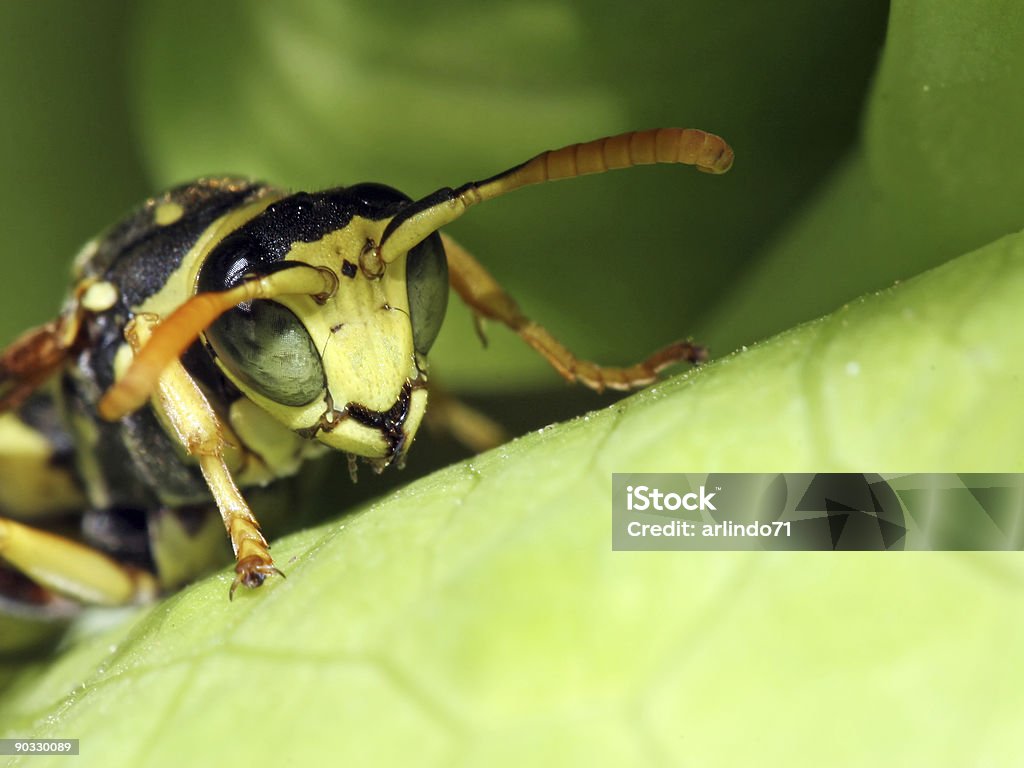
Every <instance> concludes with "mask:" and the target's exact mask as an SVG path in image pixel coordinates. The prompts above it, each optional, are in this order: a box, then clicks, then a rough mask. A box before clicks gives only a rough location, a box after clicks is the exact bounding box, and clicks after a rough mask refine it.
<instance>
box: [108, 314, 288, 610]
mask: <svg viewBox="0 0 1024 768" xmlns="http://www.w3.org/2000/svg"><path fill="white" fill-rule="evenodd" d="M158 323H159V318H157V317H156V316H155V315H149V314H140V315H137V316H136V317H135V319H134V320H133V321H132V322H130V323H129V324H128V326H127V327H126V328H125V338H126V339H127V340H128V343H129V344H131V346H132V348H133V349H134V350H135V351H136V352H137V351H138V350H139V349H141V348H142V346H143V345H144V344H145V343H146V341H147V340H148V339H149V336H150V335H151V333H152V329H153V328H155V327H156V325H157V324H158ZM154 405H155V406H156V408H157V411H158V412H159V413H160V414H161V415H162V416H163V417H164V418H165V419H166V421H167V422H168V423H169V424H170V425H171V427H172V428H173V430H174V432H175V434H176V436H177V438H178V440H179V441H180V443H181V445H182V446H183V447H184V448H185V450H186V451H187V452H188V454H189V455H190V456H193V457H195V458H196V460H197V461H198V462H199V468H200V470H202V473H203V477H204V478H205V479H206V484H207V486H208V487H209V489H210V493H211V494H212V495H213V499H214V501H215V502H216V503H217V509H218V510H219V511H220V515H221V518H222V519H223V521H224V527H225V528H226V529H227V532H228V536H229V537H230V539H231V547H232V549H233V550H234V552H235V561H236V563H235V580H234V582H233V583H232V584H231V591H230V593H229V595H230V596H234V594H235V589H237V587H238V585H239V584H244V585H245V586H247V587H258V586H260V585H261V584H262V583H263V582H264V580H265V579H266V578H267V576H270V575H271V574H275V573H276V574H278V575H280V576H284V574H283V573H281V571H280V570H278V568H277V566H275V565H274V560H273V558H271V556H270V547H269V546H268V545H267V541H266V539H264V538H263V534H262V533H261V532H260V524H259V522H258V521H257V520H256V517H255V516H254V515H253V513H252V511H251V510H250V509H249V505H248V504H247V503H246V501H245V498H244V497H243V496H242V494H241V492H240V491H239V490H238V486H237V485H236V484H235V481H234V479H233V478H232V477H231V472H230V471H229V470H228V466H227V462H226V461H225V459H224V451H225V448H226V445H225V442H224V438H223V436H222V435H223V428H222V426H221V423H220V421H219V420H218V418H217V415H216V414H215V413H214V411H213V408H212V407H211V406H210V403H209V401H208V400H207V399H206V396H205V395H204V394H203V393H202V391H201V390H200V389H199V385H198V384H196V382H195V381H194V380H193V379H192V377H191V376H189V374H188V372H187V371H186V370H185V367H184V366H183V365H182V364H181V362H179V361H178V360H175V361H174V362H172V363H171V364H170V365H169V366H168V367H167V368H166V369H165V370H164V372H163V373H162V374H161V375H160V378H159V381H158V384H157V391H156V399H155V402H154Z"/></svg>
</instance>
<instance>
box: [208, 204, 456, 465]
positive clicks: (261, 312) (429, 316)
mask: <svg viewBox="0 0 1024 768" xmlns="http://www.w3.org/2000/svg"><path fill="white" fill-rule="evenodd" d="M268 210H269V209H268ZM391 218H392V217H390V216H389V217H387V218H381V219H375V218H369V217H364V216H360V215H352V216H350V217H348V218H346V219H345V220H344V224H343V226H338V227H336V228H333V229H330V228H323V229H324V231H322V232H314V233H312V234H310V233H309V232H302V233H300V234H301V236H300V237H299V239H296V240H294V241H292V242H291V243H290V244H288V245H287V248H286V250H285V251H284V253H283V254H282V255H283V256H284V258H282V259H275V260H274V261H272V262H269V263H270V265H271V267H272V269H269V270H268V271H273V270H276V269H283V268H287V265H289V264H305V265H308V266H312V267H317V268H319V269H323V270H329V271H330V272H331V273H332V274H333V275H334V276H335V277H336V278H337V290H336V291H335V292H334V293H333V294H332V295H331V296H329V297H327V298H326V299H323V300H318V299H317V298H314V297H312V296H305V295H287V296H279V297H277V298H275V299H273V300H257V301H253V302H250V303H249V304H247V305H240V306H239V307H237V308H236V309H234V310H231V312H229V313H227V314H226V315H224V316H222V317H221V318H220V319H219V320H218V321H217V322H215V323H214V324H213V325H212V326H211V327H210V328H209V329H207V331H206V334H205V336H206V339H207V342H208V343H209V345H210V346H211V348H212V349H213V351H214V352H215V354H216V360H217V364H218V366H219V367H220V368H221V370H222V371H223V372H224V374H225V375H226V376H227V377H228V378H229V379H230V380H231V381H232V382H233V383H234V384H235V385H236V386H237V387H238V388H239V389H240V390H241V391H242V392H243V393H244V394H245V395H246V397H248V398H249V399H251V400H252V401H253V402H254V403H256V404H257V405H259V406H260V407H261V408H263V409H264V410H265V411H266V412H267V413H269V414H270V415H272V416H273V417H274V418H275V419H277V420H278V421H279V422H280V423H282V424H284V425H285V426H287V427H288V428H289V429H292V430H294V431H296V432H298V433H299V434H301V435H303V436H305V437H309V438H315V439H316V440H319V441H320V442H322V443H324V444H325V445H328V446H330V447H331V448H334V449H336V450H340V451H345V452H347V453H350V454H354V455H357V456H363V457H367V458H370V459H376V460H380V462H381V464H387V463H390V461H391V460H393V459H395V458H397V457H400V456H401V455H402V454H404V453H405V451H406V450H408V448H409V446H410V445H411V443H412V441H413V438H414V437H415V435H416V431H417V430H418V429H419V425H420V422H421V421H422V419H423V414H424V411H425V410H426V404H427V390H426V375H425V356H426V352H427V350H428V349H429V347H430V345H431V344H432V343H433V340H434V337H435V336H436V335H437V331H438V330H439V327H440V323H441V320H442V319H443V316H444V310H445V305H446V302H447V290H448V286H447V265H446V262H445V259H444V250H443V247H442V246H441V244H440V239H439V238H437V237H436V236H433V237H432V238H428V239H427V240H425V241H424V242H422V243H420V244H418V245H417V246H416V247H414V248H413V249H412V250H411V251H410V252H409V253H407V254H402V255H400V256H399V257H398V258H395V259H394V260H393V261H390V262H389V263H388V264H386V265H382V271H381V272H379V273H378V274H371V273H368V271H367V270H366V269H364V268H361V267H360V254H361V253H362V252H363V250H364V249H365V248H366V247H367V246H368V244H374V243H379V242H380V241H381V237H382V235H383V232H384V230H385V228H386V226H387V224H388V223H389V222H390V221H391ZM254 223H257V224H258V221H257V220H254ZM313 235H317V236H316V237H315V238H314V236H313ZM290 236H291V235H289V237H290ZM251 240H252V238H249V239H245V238H242V239H241V241H240V242H241V245H239V244H237V243H234V242H232V241H230V240H225V242H224V243H223V244H222V247H223V246H225V244H226V250H225V252H230V253H232V254H234V255H231V256H227V257H219V258H218V259H214V260H213V261H214V266H213V267H212V268H211V270H212V271H217V272H220V273H224V275H229V277H224V276H223V275H220V276H218V277H217V279H218V280H222V281H227V280H230V279H234V278H233V277H230V276H231V275H235V274H237V275H238V276H241V274H251V273H258V272H259V271H260V269H261V268H266V264H263V265H261V264H260V263H257V261H256V260H254V259H253V258H252V256H251V255H245V254H248V253H250V252H251V250H252V245H251ZM231 249H235V250H234V251H232V250H231ZM239 254H242V255H239ZM225 265H226V266H225ZM202 282H203V278H202V276H201V277H200V285H201V287H202Z"/></svg>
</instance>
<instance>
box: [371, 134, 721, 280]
mask: <svg viewBox="0 0 1024 768" xmlns="http://www.w3.org/2000/svg"><path fill="white" fill-rule="evenodd" d="M732 162H733V151H732V147H730V146H729V145H728V144H727V143H726V142H725V140H724V139H722V138H721V137H719V136H716V135H715V134H713V133H708V132H707V131H702V130H699V129H697V128H655V129H653V130H650V131H630V132H629V133H620V134H619V135H618V136H606V137H605V138H603V139H595V140H594V141H587V142H583V143H582V144H570V145H569V146H567V147H562V148H561V149H551V150H548V151H547V152H541V153H540V154H539V155H537V156H536V157H534V158H532V159H530V160H527V161H526V162H525V163H523V164H522V165H517V166H516V167H514V168H510V169H509V170H507V171H503V172H502V173H499V174H498V175H497V176H492V177H491V178H489V179H484V180H483V181H475V182H470V183H469V184H465V185H463V186H461V187H459V188H458V189H454V190H453V189H447V188H446V189H440V190H438V191H437V192H434V193H433V194H432V195H429V196H427V197H425V198H423V199H422V200H418V201H416V202H415V203H413V204H412V205H410V206H409V207H408V208H406V209H405V210H404V211H402V212H401V213H399V214H398V215H397V216H395V218H394V219H392V221H391V223H390V224H389V225H388V227H387V229H386V230H385V231H384V234H383V236H382V237H381V241H380V245H379V246H378V248H377V249H376V254H375V255H376V257H378V258H379V259H380V260H381V261H382V262H383V263H385V264H387V263H388V262H390V261H393V260H394V259H395V258H397V257H398V256H399V255H400V254H402V253H405V252H407V251H408V250H409V249H410V248H412V247H413V246H415V245H416V244H417V243H419V242H420V241H422V240H423V239H424V238H426V237H427V236H428V235H429V234H430V233H432V232H435V231H437V230H438V229H440V228H441V227H443V226H445V225H446V224H450V223H451V222H453V221H455V219H457V218H459V217H460V216H461V215H462V214H463V213H465V212H466V209H467V208H469V207H470V206H473V205H476V204H477V203H482V202H484V201H486V200H493V199H494V198H496V197H500V196H501V195H504V194H506V193H508V192H511V191H513V190H516V189H519V188H520V187H528V186H531V185H533V184H543V183H544V182H547V181H558V180H560V179H573V178H575V177H577V176H586V175H588V174H593V173H604V172H606V171H612V170H616V169H619V168H632V167H633V166H636V165H653V164H655V163H681V164H683V165H693V166H696V167H697V170H699V171H703V172H705V173H714V174H719V173H725V172H726V171H728V170H729V169H730V168H731V167H732Z"/></svg>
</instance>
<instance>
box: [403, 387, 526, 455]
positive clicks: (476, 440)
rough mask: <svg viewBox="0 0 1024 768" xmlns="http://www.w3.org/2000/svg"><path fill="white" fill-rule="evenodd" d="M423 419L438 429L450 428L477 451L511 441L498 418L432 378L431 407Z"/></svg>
mask: <svg viewBox="0 0 1024 768" xmlns="http://www.w3.org/2000/svg"><path fill="white" fill-rule="evenodd" d="M423 423H424V424H425V425H426V426H427V428H428V429H431V430H434V431H436V432H447V433H448V434H449V435H451V436H452V437H453V438H455V439H456V440H457V441H458V442H460V443H462V445H464V446H466V447H467V448H468V449H469V450H471V451H473V452H474V453H482V452H483V451H486V450H488V449H490V448H494V447H495V446H498V445H501V444H502V443H504V442H507V441H508V438H509V435H508V432H506V431H505V428H504V427H502V426H501V425H500V424H499V423H498V422H496V421H494V419H492V418H491V417H490V416H487V415H486V414H484V413H483V412H481V411H478V410H477V409H476V408H473V407H472V406H469V405H467V404H466V403H464V402H462V401H461V400H460V399H458V398H457V397H455V396H454V395H453V394H451V393H450V392H449V391H447V390H446V389H444V388H443V387H438V386H437V383H436V379H435V378H434V377H431V380H430V408H428V409H427V412H426V414H424V416H423Z"/></svg>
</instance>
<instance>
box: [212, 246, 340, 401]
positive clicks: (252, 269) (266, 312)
mask: <svg viewBox="0 0 1024 768" xmlns="http://www.w3.org/2000/svg"><path fill="white" fill-rule="evenodd" d="M286 267H287V263H286V262H281V261H276V262H271V263H267V260H266V252H265V251H264V250H262V249H260V248H258V247H257V246H256V244H255V243H254V242H253V241H252V240H251V239H250V238H248V237H246V236H245V235H238V236H235V237H229V238H225V240H224V242H223V243H221V245H220V246H219V247H218V248H217V249H215V251H214V253H212V254H210V258H209V259H207V261H206V263H205V264H203V268H202V269H201V270H200V273H199V281H198V287H199V290H200V291H224V290H227V289H229V288H234V287H235V286H236V285H238V284H239V283H240V282H241V281H242V280H243V279H245V278H246V277H252V276H254V275H263V274H267V273H269V272H274V271H276V270H277V269H281V268H286ZM206 339H207V341H208V342H209V344H210V346H211V347H212V348H213V351H214V353H215V354H216V355H217V357H218V358H219V359H220V360H221V362H222V363H223V364H224V366H225V367H226V368H227V369H228V371H229V372H230V373H232V374H233V375H234V376H235V377H237V378H238V380H239V382H240V383H242V384H244V385H245V386H247V387H250V388H251V389H252V390H253V391H254V392H256V393H258V394H261V395H263V396H264V397H267V398H269V399H271V400H273V401H274V402H276V403H281V404H282V405H291V406H300V405H306V404H308V403H310V402H312V401H313V400H314V399H315V398H316V397H317V396H318V395H319V394H320V393H321V392H323V390H324V386H325V383H324V381H325V380H324V370H323V364H322V362H321V360H320V355H319V353H318V351H317V349H316V346H315V345H314V344H313V340H312V339H311V338H310V336H309V333H308V332H307V330H306V327H305V326H304V325H303V323H302V321H301V320H299V318H298V317H296V315H295V313H294V312H292V311H291V310H290V309H288V308H287V307H285V306H283V305H282V304H279V303H277V302H275V301H270V300H263V299H256V300H254V301H251V302H246V303H244V304H239V305H238V306H236V307H235V308H233V309H230V310H228V311H227V312H225V313H224V314H223V315H221V316H220V317H219V318H217V320H215V321H214V322H213V324H212V325H211V326H210V327H209V328H207V330H206Z"/></svg>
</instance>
